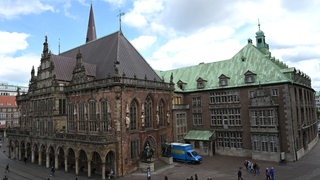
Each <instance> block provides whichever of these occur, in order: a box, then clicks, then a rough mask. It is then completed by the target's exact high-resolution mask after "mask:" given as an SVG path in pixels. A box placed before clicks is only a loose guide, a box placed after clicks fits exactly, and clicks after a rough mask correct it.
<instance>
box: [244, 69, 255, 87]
mask: <svg viewBox="0 0 320 180" xmlns="http://www.w3.org/2000/svg"><path fill="white" fill-rule="evenodd" d="M256 75H257V74H255V73H253V72H251V71H249V70H248V71H247V72H246V73H244V82H245V83H246V84H247V83H254V82H255V77H256Z"/></svg>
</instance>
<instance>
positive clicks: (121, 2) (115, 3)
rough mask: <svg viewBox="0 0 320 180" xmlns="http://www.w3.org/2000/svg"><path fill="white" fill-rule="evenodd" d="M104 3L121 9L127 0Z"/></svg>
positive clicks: (111, 0)
mask: <svg viewBox="0 0 320 180" xmlns="http://www.w3.org/2000/svg"><path fill="white" fill-rule="evenodd" d="M104 1H105V2H107V3H110V4H112V5H113V6H117V7H121V6H123V5H124V4H125V1H126V0H104Z"/></svg>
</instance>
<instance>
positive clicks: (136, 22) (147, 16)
mask: <svg viewBox="0 0 320 180" xmlns="http://www.w3.org/2000/svg"><path fill="white" fill-rule="evenodd" d="M162 10H163V3H162V1H161V0H138V1H134V3H133V8H132V9H131V10H130V11H129V12H127V13H126V15H125V16H124V18H123V22H124V23H125V24H127V25H129V26H132V27H135V28H139V29H141V30H142V29H145V27H146V26H150V24H152V23H153V22H155V18H156V17H157V16H158V14H159V13H160V12H161V11H162ZM151 27H152V26H151Z"/></svg>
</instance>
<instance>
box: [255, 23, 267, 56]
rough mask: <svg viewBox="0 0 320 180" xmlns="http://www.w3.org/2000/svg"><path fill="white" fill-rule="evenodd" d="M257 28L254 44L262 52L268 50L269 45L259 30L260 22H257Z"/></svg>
mask: <svg viewBox="0 0 320 180" xmlns="http://www.w3.org/2000/svg"><path fill="white" fill-rule="evenodd" d="M258 27H259V30H258V31H257V32H256V46H257V48H258V49H260V50H261V51H262V52H264V53H267V52H269V45H268V44H267V43H266V40H265V36H264V32H263V31H261V30H260V22H259V23H258Z"/></svg>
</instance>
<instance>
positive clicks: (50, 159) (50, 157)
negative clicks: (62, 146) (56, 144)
mask: <svg viewBox="0 0 320 180" xmlns="http://www.w3.org/2000/svg"><path fill="white" fill-rule="evenodd" d="M54 164H55V153H54V148H53V147H52V146H49V147H48V152H47V156H46V167H47V168H48V167H55V166H54Z"/></svg>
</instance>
